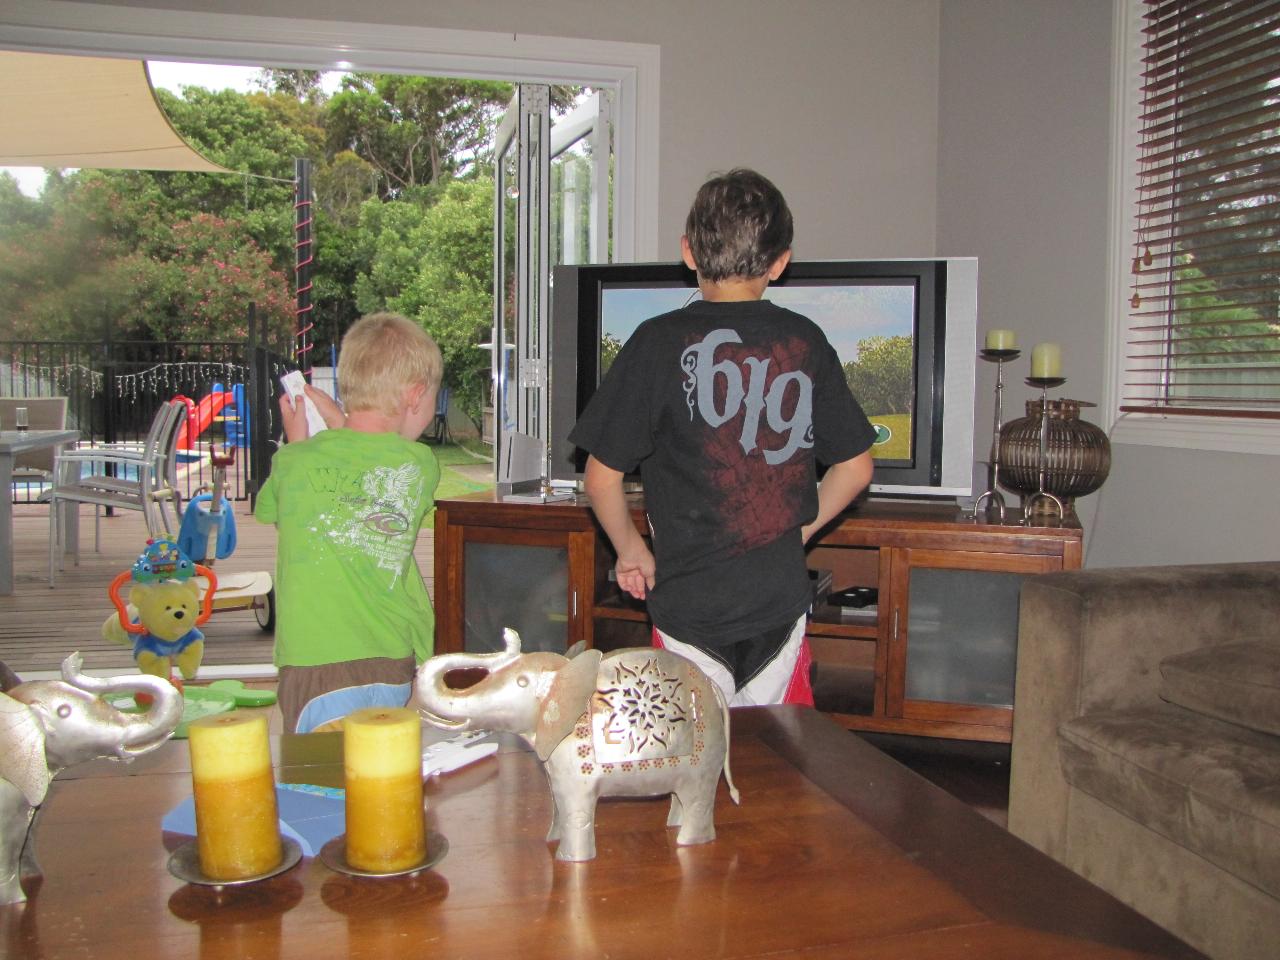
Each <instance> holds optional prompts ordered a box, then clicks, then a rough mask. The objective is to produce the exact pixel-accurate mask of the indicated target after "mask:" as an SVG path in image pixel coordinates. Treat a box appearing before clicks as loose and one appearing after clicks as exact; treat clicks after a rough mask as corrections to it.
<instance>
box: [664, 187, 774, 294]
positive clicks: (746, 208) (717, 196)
mask: <svg viewBox="0 0 1280 960" xmlns="http://www.w3.org/2000/svg"><path fill="white" fill-rule="evenodd" d="M684 232H685V236H687V237H688V238H689V249H690V250H691V251H692V253H693V259H694V262H696V263H697V264H698V275H699V276H700V277H702V278H703V279H704V280H710V281H712V282H713V283H718V282H719V281H721V280H727V279H729V278H730V277H759V276H761V275H763V274H764V273H766V272H768V270H769V267H770V266H772V265H773V262H774V261H775V260H777V259H778V257H780V256H782V254H783V253H785V252H786V251H787V250H789V249H791V238H792V236H793V234H794V227H793V225H792V222H791V210H790V209H789V208H788V207H787V201H786V200H785V199H783V196H782V193H781V191H779V190H778V188H777V187H775V186H774V185H773V184H772V183H770V182H769V180H768V179H766V178H765V177H763V176H761V175H760V174H758V173H756V172H755V171H754V170H746V169H743V168H741V167H740V168H738V169H736V170H730V171H729V172H728V173H724V174H720V175H718V176H715V177H712V178H711V179H710V180H708V181H707V182H706V183H704V184H703V185H702V186H701V187H700V188H699V189H698V193H697V196H695V197H694V198H693V206H692V207H690V208H689V216H688V218H687V219H686V220H685V225H684Z"/></svg>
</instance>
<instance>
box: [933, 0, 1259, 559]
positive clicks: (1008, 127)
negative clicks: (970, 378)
mask: <svg viewBox="0 0 1280 960" xmlns="http://www.w3.org/2000/svg"><path fill="white" fill-rule="evenodd" d="M1111 31H1112V2H1111V0H943V2H942V6H941V21H940V29H939V36H940V38H941V40H940V56H939V91H940V92H939V124H938V130H939V133H938V246H937V249H938V253H940V254H976V255H977V256H978V257H979V262H980V270H981V274H982V275H981V280H980V290H979V305H980V310H981V315H982V322H981V325H980V327H981V329H988V328H990V327H1008V328H1011V329H1013V330H1015V331H1017V333H1018V335H1019V338H1020V341H1021V344H1022V345H1023V347H1024V349H1025V350H1028V351H1029V349H1030V347H1031V346H1032V345H1033V344H1034V343H1036V342H1039V341H1044V340H1051V341H1057V342H1060V343H1061V344H1062V346H1063V355H1064V360H1063V365H1064V373H1065V374H1066V376H1067V378H1068V379H1067V383H1066V384H1065V385H1064V386H1063V387H1061V388H1059V389H1058V390H1055V391H1053V394H1054V395H1062V396H1069V397H1075V398H1077V399H1081V400H1089V401H1101V400H1102V399H1103V397H1102V390H1103V383H1104V363H1105V353H1104V350H1105V340H1106V336H1107V332H1106V321H1105V317H1106V310H1107V302H1106V284H1107V267H1108V264H1107V259H1106V258H1107V231H1108V229H1109V226H1108V196H1107V184H1108V178H1109V162H1110V161H1109V151H1110V124H1111V115H1110V105H1111V78H1110V75H1111V56H1112V54H1111V45H1112V37H1111ZM982 367H983V368H984V369H982V370H980V371H979V381H978V398H977V399H978V407H979V415H978V420H977V423H978V427H979V429H978V440H977V442H976V444H975V449H977V450H986V449H988V448H989V444H990V436H991V428H990V418H991V413H990V410H991V403H990V399H991V390H992V387H993V385H994V382H995V378H994V373H993V370H992V368H991V366H990V365H989V364H982ZM1028 372H1029V360H1028V359H1027V357H1026V356H1025V355H1024V356H1023V357H1021V358H1019V359H1018V360H1017V361H1014V362H1013V363H1011V364H1010V365H1009V367H1008V368H1007V369H1006V383H1009V382H1010V380H1012V381H1013V384H1014V385H1013V387H1012V389H1008V390H1006V391H1005V397H1006V403H1005V416H1006V419H1007V418H1009V417H1011V416H1022V415H1023V413H1024V409H1023V408H1024V404H1025V401H1026V400H1027V399H1028V398H1030V397H1032V396H1034V394H1033V392H1032V390H1031V389H1030V388H1028V387H1026V386H1025V385H1024V384H1023V383H1022V378H1023V377H1024V376H1026V374H1027V373H1028ZM1009 374H1013V375H1014V376H1013V377H1010V376H1008V375H1009ZM1086 419H1090V420H1093V421H1094V422H1097V423H1102V422H1105V418H1104V417H1103V416H1102V414H1101V413H1097V414H1096V415H1095V416H1088V417H1086ZM1278 480H1280V462H1277V458H1275V457H1267V456H1251V455H1247V454H1237V453H1216V452H1204V451H1194V450H1178V449H1169V448H1165V447H1153V446H1139V445H1134V444H1114V445H1113V448H1112V467H1111V475H1110V477H1109V478H1108V480H1107V482H1106V483H1105V484H1104V486H1103V487H1102V489H1101V490H1100V491H1099V492H1098V493H1096V494H1093V495H1092V496H1090V497H1087V498H1085V499H1083V500H1081V501H1080V503H1079V513H1080V516H1081V520H1082V522H1083V523H1084V525H1085V533H1086V536H1085V550H1086V553H1085V558H1086V565H1087V566H1090V567H1100V566H1121V565H1138V564H1149V563H1207V562H1214V561H1225V560H1263V559H1265V560H1274V559H1276V558H1277V557H1280V510H1276V509H1275V508H1274V506H1273V501H1274V500H1275V498H1276V492H1275V491H1276V488H1277V481H1278Z"/></svg>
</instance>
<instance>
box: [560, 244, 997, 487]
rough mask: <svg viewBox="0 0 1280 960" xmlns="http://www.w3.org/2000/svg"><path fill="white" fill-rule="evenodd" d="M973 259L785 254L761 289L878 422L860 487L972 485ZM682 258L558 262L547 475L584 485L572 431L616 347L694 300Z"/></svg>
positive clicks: (691, 280)
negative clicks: (786, 259)
mask: <svg viewBox="0 0 1280 960" xmlns="http://www.w3.org/2000/svg"><path fill="white" fill-rule="evenodd" d="M977 290H978V264H977V260H975V259H971V258H948V259H934V260H845V261H807V262H805V261H796V262H792V264H791V265H790V266H789V267H788V268H787V271H786V272H785V273H784V274H783V276H782V277H781V278H780V279H779V280H778V281H777V282H776V283H773V284H770V286H769V288H768V290H767V291H766V292H765V297H766V298H767V299H769V300H773V301H774V302H775V303H777V304H779V305H780V306H783V307H787V308H788V309H792V310H795V311H796V312H798V313H801V314H804V315H805V316H807V317H809V319H811V320H813V321H814V322H815V323H817V324H818V325H819V326H820V327H821V328H822V329H823V331H824V332H825V333H826V335H827V339H828V340H830V342H831V344H832V346H833V347H835V350H836V353H837V354H838V355H839V357H840V361H841V364H842V365H843V366H844V368H845V375H846V376H847V377H848V378H849V383H850V387H851V388H852V390H853V394H854V396H855V397H857V399H858V401H859V403H861V405H862V408H863V410H864V411H865V412H866V414H867V416H868V418H869V419H870V420H871V422H872V424H873V425H874V426H875V428H876V434H877V437H876V443H875V446H874V447H873V448H872V454H873V457H874V459H875V473H874V476H873V478H872V484H871V492H872V493H873V494H880V495H885V496H906V497H939V498H942V497H967V496H970V495H972V492H973V424H974V389H975V386H974V383H975V375H976V363H977V319H978V318H977ZM698 295H699V294H698V287H697V282H696V279H695V277H694V275H693V273H692V272H691V271H689V270H688V269H687V268H686V267H685V266H684V265H683V264H679V263H635V264H607V265H592V266H566V267H557V268H556V269H555V272H554V276H553V281H552V292H551V330H550V334H551V370H550V380H551V408H550V424H549V434H550V435H549V438H548V440H549V470H550V477H551V479H552V480H553V481H559V482H567V481H575V480H581V478H582V474H583V471H584V470H585V467H586V453H585V452H584V451H582V450H580V449H578V448H576V447H574V446H573V444H571V443H570V442H569V441H568V434H569V431H570V430H571V429H572V427H573V425H574V423H575V422H576V421H577V418H578V415H579V414H580V413H581V411H582V410H583V409H584V408H585V406H586V404H587V401H588V400H590V399H591V395H592V394H593V393H594V392H595V390H596V387H597V386H598V385H599V383H600V379H601V377H603V376H604V373H605V371H606V370H607V369H608V366H609V363H610V362H611V361H612V359H613V357H614V356H616V355H617V351H618V349H619V348H620V347H621V345H622V344H623V343H624V342H625V341H626V339H627V338H628V337H629V336H630V335H631V333H632V332H633V331H634V330H635V328H636V326H638V325H639V324H640V323H642V322H643V321H644V320H647V319H648V318H649V317H654V316H658V315H659V314H662V313H666V312H668V311H670V310H675V309H677V308H679V307H680V306H682V305H684V304H685V303H688V302H689V301H690V300H693V299H695V298H697V297H698Z"/></svg>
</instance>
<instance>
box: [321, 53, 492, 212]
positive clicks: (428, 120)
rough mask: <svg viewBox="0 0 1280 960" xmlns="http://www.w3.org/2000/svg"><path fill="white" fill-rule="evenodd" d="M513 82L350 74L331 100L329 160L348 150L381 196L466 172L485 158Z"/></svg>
mask: <svg viewBox="0 0 1280 960" xmlns="http://www.w3.org/2000/svg"><path fill="white" fill-rule="evenodd" d="M511 89H512V88H511V85H510V84H506V83H496V82H493V81H487V80H451V79H446V78H440V77H416V76H405V75H401V74H370V73H354V74H350V75H349V76H347V77H344V78H343V81H342V89H341V90H340V91H339V92H338V93H336V94H334V95H333V97H331V98H330V99H329V102H328V106H327V116H326V132H327V134H328V150H329V153H330V154H331V155H336V154H338V153H341V152H342V151H343V150H350V151H351V152H352V153H354V154H356V155H357V156H359V157H360V158H361V159H363V160H365V161H366V162H367V163H369V164H370V165H372V166H373V167H374V168H375V169H376V170H377V171H378V174H379V176H380V183H379V190H378V193H379V196H381V197H382V198H384V199H393V198H395V197H398V196H399V195H400V193H401V192H402V191H404V190H406V189H409V188H411V187H416V186H423V185H426V184H429V183H433V182H435V181H437V180H439V179H441V178H442V177H444V176H454V175H460V174H463V173H465V172H467V171H468V170H469V169H470V168H471V167H472V166H473V165H474V164H475V162H476V161H477V160H478V159H479V158H481V157H483V156H484V155H485V153H486V150H487V148H488V145H489V143H490V142H491V140H492V132H493V128H494V124H495V122H496V117H497V116H498V114H499V113H500V112H501V108H502V107H503V106H505V105H506V103H507V101H508V100H510V98H511Z"/></svg>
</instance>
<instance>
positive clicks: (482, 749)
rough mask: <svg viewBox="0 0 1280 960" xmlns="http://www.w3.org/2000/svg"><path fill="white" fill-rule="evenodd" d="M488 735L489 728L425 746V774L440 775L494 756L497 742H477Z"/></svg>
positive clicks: (423, 764)
mask: <svg viewBox="0 0 1280 960" xmlns="http://www.w3.org/2000/svg"><path fill="white" fill-rule="evenodd" d="M487 736H489V731H488V730H474V731H472V732H470V733H464V734H461V735H460V736H457V737H454V738H453V739H452V740H443V741H441V742H440V743H433V744H431V745H430V746H428V747H425V748H423V751H422V774H423V776H426V777H434V776H438V775H439V774H442V773H448V772H449V771H450V770H457V769H458V768H459V767H465V766H466V765H467V764H469V763H475V762H476V761H477V760H482V759H484V758H485V757H491V756H493V755H494V754H495V753H497V752H498V745H497V744H496V743H494V742H492V741H490V742H489V743H477V742H476V741H477V740H482V739H484V738H485V737H487Z"/></svg>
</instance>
